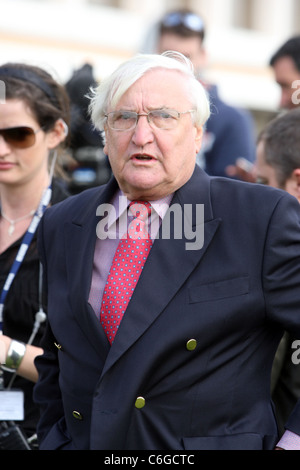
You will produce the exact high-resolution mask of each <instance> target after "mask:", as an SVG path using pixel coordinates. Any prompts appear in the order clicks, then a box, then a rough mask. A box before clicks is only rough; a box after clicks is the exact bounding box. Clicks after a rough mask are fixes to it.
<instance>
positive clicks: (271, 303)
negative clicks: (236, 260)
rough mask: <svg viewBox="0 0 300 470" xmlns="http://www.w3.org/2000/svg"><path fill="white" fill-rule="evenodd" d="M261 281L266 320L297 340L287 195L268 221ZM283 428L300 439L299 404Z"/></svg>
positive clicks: (298, 250) (297, 231) (297, 257)
mask: <svg viewBox="0 0 300 470" xmlns="http://www.w3.org/2000/svg"><path fill="white" fill-rule="evenodd" d="M263 282H264V292H265V302H266V311H267V315H268V317H269V318H270V319H271V320H272V321H275V323H277V324H280V325H281V326H282V327H283V328H284V329H285V330H286V331H288V332H289V333H291V335H292V336H293V337H294V338H299V339H300V302H299V293H300V205H299V203H298V201H297V200H296V198H293V197H291V196H289V195H288V194H287V195H286V196H283V197H282V198H281V199H280V200H279V203H278V205H277V207H276V209H275V210H274V213H273V216H272V218H271V220H270V224H269V230H268V236H267V239H266V246H265V256H264V269H263ZM293 352H294V350H293V349H291V351H290V360H291V361H292V356H293ZM286 429H288V430H290V431H292V432H293V433H295V434H298V435H299V436H300V401H298V403H297V404H296V406H295V408H294V410H293V412H292V414H291V416H290V419H289V420H288V422H287V424H286Z"/></svg>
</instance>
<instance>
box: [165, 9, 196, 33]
mask: <svg viewBox="0 0 300 470" xmlns="http://www.w3.org/2000/svg"><path fill="white" fill-rule="evenodd" d="M162 24H163V25H164V26H165V27H167V28H173V27H176V26H180V25H183V26H185V27H186V28H187V29H189V30H191V31H194V32H197V33H201V32H203V31H204V22H203V20H202V18H200V16H198V15H196V14H195V13H181V12H173V13H169V14H167V15H166V16H165V17H164V18H163V20H162Z"/></svg>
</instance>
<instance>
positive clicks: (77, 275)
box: [64, 180, 117, 354]
mask: <svg viewBox="0 0 300 470" xmlns="http://www.w3.org/2000/svg"><path fill="white" fill-rule="evenodd" d="M116 188H117V184H116V182H115V180H111V182H110V183H109V184H108V185H107V187H106V188H105V190H104V191H103V192H102V193H101V191H99V190H98V191H97V190H95V191H94V193H93V194H92V197H90V198H89V199H86V200H87V206H81V207H80V206H79V207H78V214H77V215H76V216H75V217H74V218H73V220H72V221H71V222H68V223H66V224H65V230H64V235H65V246H66V265H67V278H68V285H69V293H70V294H69V295H70V299H69V301H70V304H71V306H72V310H73V312H74V314H75V318H76V320H77V321H78V324H79V325H80V327H81V328H82V330H83V331H84V333H85V334H86V335H88V336H89V337H90V338H91V343H92V344H93V345H94V347H95V349H96V350H97V352H98V353H99V352H101V351H102V350H103V345H105V346H106V347H105V348H104V349H105V350H106V349H107V340H106V336H105V333H104V330H103V328H102V326H101V325H100V323H99V321H98V319H97V317H96V315H95V313H94V311H93V309H92V307H91V305H90V304H89V303H88V298H89V292H90V286H91V280H92V274H93V258H94V251H95V243H96V225H97V222H98V219H97V216H96V209H97V207H98V206H99V205H100V204H102V203H107V201H109V200H110V199H111V197H112V196H113V194H114V193H115V191H116ZM101 338H102V340H101ZM105 354H107V351H106V353H105Z"/></svg>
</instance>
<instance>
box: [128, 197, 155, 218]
mask: <svg viewBox="0 0 300 470" xmlns="http://www.w3.org/2000/svg"><path fill="white" fill-rule="evenodd" d="M129 210H130V212H131V213H132V215H133V216H134V217H136V218H137V219H140V220H146V219H147V218H148V217H149V216H150V214H151V204H150V202H147V201H131V203H130V204H129Z"/></svg>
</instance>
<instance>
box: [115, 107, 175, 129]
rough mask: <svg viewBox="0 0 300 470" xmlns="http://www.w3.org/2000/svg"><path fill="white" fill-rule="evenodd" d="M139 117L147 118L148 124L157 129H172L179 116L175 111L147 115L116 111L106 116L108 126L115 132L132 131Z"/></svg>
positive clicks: (157, 111) (154, 112)
mask: <svg viewBox="0 0 300 470" xmlns="http://www.w3.org/2000/svg"><path fill="white" fill-rule="evenodd" d="M139 116H147V119H148V122H149V123H151V124H153V125H154V126H155V127H157V128H158V129H172V128H174V127H175V126H176V124H177V121H178V119H179V116H180V114H179V113H178V112H177V111H175V110H154V111H150V112H149V113H148V114H137V113H135V112H128V111H125V112H123V111H116V112H112V113H109V114H108V124H109V125H110V126H111V127H112V128H113V129H116V130H129V129H133V128H134V127H135V126H136V124H137V121H138V117H139Z"/></svg>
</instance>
